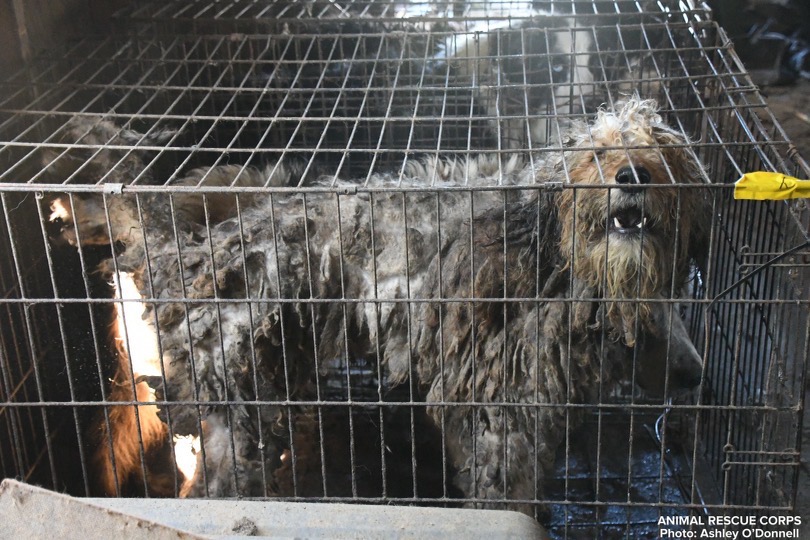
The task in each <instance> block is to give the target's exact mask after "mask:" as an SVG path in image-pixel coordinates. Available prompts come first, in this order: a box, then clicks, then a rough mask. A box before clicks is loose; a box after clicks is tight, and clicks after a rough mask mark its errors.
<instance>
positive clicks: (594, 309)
mask: <svg viewBox="0 0 810 540" xmlns="http://www.w3.org/2000/svg"><path fill="white" fill-rule="evenodd" d="M240 170H242V169H240V168H239V167H233V168H231V169H229V170H226V169H225V168H222V167H216V168H213V169H210V170H198V171H197V172H196V173H194V174H193V175H191V177H193V178H194V179H196V180H199V184H200V185H206V182H208V180H207V179H209V178H216V179H217V180H215V181H213V182H214V183H215V184H220V185H230V184H234V185H245V182H243V181H237V178H238V174H239V173H240ZM248 170H250V169H244V170H242V171H243V172H244V171H248ZM704 174H705V173H704V172H703V168H702V166H701V164H700V162H699V160H698V159H697V158H696V156H695V155H694V154H693V153H692V152H691V150H690V148H689V141H688V139H687V138H686V137H685V136H684V135H683V134H681V133H680V132H678V131H677V130H674V129H672V128H671V127H669V126H668V125H667V124H666V123H665V122H664V121H663V119H662V117H661V115H660V114H659V112H658V109H657V104H656V103H655V102H654V101H651V100H642V99H640V98H638V97H637V96H634V97H631V98H629V99H627V100H626V101H624V102H621V103H617V104H616V105H615V106H614V107H611V108H605V109H603V110H601V111H600V112H599V113H598V115H597V116H596V118H595V119H594V120H593V121H592V122H590V123H584V122H583V123H579V124H574V126H573V127H572V129H571V130H570V131H569V133H568V134H567V136H566V137H565V138H564V141H563V146H561V147H560V148H557V149H549V150H548V151H546V152H545V153H538V154H537V155H535V156H533V157H532V158H531V159H528V160H527V159H526V158H523V157H520V156H518V155H513V156H509V157H504V156H481V157H477V158H469V159H466V160H465V159H460V158H447V159H443V158H436V157H433V158H426V159H424V160H421V161H412V162H409V163H407V164H406V165H405V166H404V167H403V169H402V172H401V174H399V175H396V174H381V173H377V174H375V175H372V176H371V177H370V179H369V181H368V182H367V183H366V184H363V185H361V184H360V183H352V182H344V181H341V180H337V179H335V178H322V179H320V180H318V181H315V182H313V183H312V184H310V187H312V186H314V187H316V188H319V189H316V190H314V191H310V192H307V191H306V190H303V191H302V192H301V193H295V194H290V193H270V194H263V195H251V197H250V198H247V197H245V198H244V199H240V200H239V204H238V205H237V204H234V203H235V202H236V199H235V196H234V195H232V194H228V193H227V192H225V193H221V194H217V195H216V197H215V198H211V199H210V200H206V201H205V203H204V204H201V203H202V201H203V199H202V195H194V194H187V193H182V194H178V195H176V198H175V199H174V200H173V201H172V202H171V204H170V202H169V200H168V197H165V196H164V197H161V196H160V194H153V195H148V196H141V197H140V201H138V202H139V204H136V197H135V196H134V195H126V194H124V195H120V196H118V197H120V198H119V199H118V202H116V204H114V205H113V204H109V205H107V210H106V211H104V208H105V206H104V205H97V204H96V205H90V204H84V203H80V204H77V201H76V200H74V201H72V202H71V201H68V200H67V198H62V199H59V200H57V201H55V202H54V208H56V209H57V210H58V212H57V213H56V214H54V215H55V217H59V218H60V219H61V220H62V223H63V227H64V228H65V234H66V235H67V236H68V237H69V238H70V239H71V240H72V241H73V242H74V243H76V238H77V237H78V238H79V239H81V238H83V237H86V236H88V235H91V234H94V232H98V231H99V230H102V231H104V232H105V235H104V236H105V238H106V241H107V242H109V243H110V244H117V245H118V246H122V247H123V248H124V249H123V250H121V249H119V251H120V253H118V254H117V255H116V256H115V259H114V261H113V262H114V264H106V265H104V270H105V271H106V272H108V273H109V274H114V273H118V274H119V275H124V276H128V277H129V278H131V279H132V282H133V283H134V284H135V285H136V287H137V290H138V294H139V296H140V299H141V301H142V303H140V304H139V305H140V306H141V309H142V311H143V313H142V322H143V323H145V324H146V325H147V326H148V327H150V328H151V329H152V332H153V337H152V338H151V339H152V340H153V345H154V347H153V348H154V350H159V351H160V358H154V359H153V360H154V361H155V362H156V364H157V367H158V370H157V374H154V373H152V374H145V373H141V375H145V376H142V377H140V378H139V379H138V381H139V383H140V384H148V385H149V386H150V387H151V390H152V391H153V392H154V393H155V395H156V397H157V398H158V401H160V402H163V401H164V400H165V403H161V404H160V409H161V411H160V418H161V419H162V420H163V421H165V422H167V426H168V431H169V432H171V433H173V434H174V435H175V436H194V437H200V438H201V440H200V442H201V451H200V452H199V453H198V454H197V466H196V469H194V470H193V471H192V472H189V473H188V478H187V479H186V482H185V485H184V486H183V490H182V493H183V494H185V495H189V496H201V495H209V496H236V495H239V496H267V495H287V496H292V495H295V496H312V495H325V494H326V493H325V491H326V490H327V481H326V479H325V478H324V475H326V474H328V471H327V466H326V464H325V461H324V460H325V459H326V458H325V456H324V447H326V450H327V451H328V444H326V445H325V444H324V441H323V440H321V439H320V437H321V436H322V434H323V433H324V430H323V426H322V425H319V421H320V420H319V419H320V418H321V417H320V416H319V414H318V411H319V410H320V411H323V410H324V409H329V408H330V406H331V405H330V402H329V401H328V400H326V399H325V398H324V395H323V387H324V376H325V369H326V368H325V366H326V365H327V364H328V363H330V362H334V361H336V359H337V360H338V361H340V362H342V363H345V364H347V365H351V364H352V362H354V361H355V360H357V359H361V358H363V359H367V358H376V360H377V362H378V365H379V367H380V372H381V373H382V375H383V378H384V383H385V384H386V385H388V386H395V385H398V384H402V383H405V382H406V381H411V383H412V384H413V387H414V388H415V391H416V392H417V393H418V394H419V398H420V399H422V400H423V401H424V402H425V403H426V406H427V410H428V414H429V416H430V417H431V418H432V419H433V421H434V422H435V424H436V425H437V426H438V427H439V428H440V429H441V431H442V437H441V440H442V441H443V442H444V445H445V447H446V452H447V456H448V458H449V464H450V466H451V468H452V474H453V482H454V484H455V485H456V486H457V487H458V488H459V489H460V490H461V493H462V496H463V499H462V500H463V502H464V503H466V504H468V505H470V506H478V507H492V508H500V507H508V508H512V509H517V510H521V511H524V512H526V513H529V514H535V511H536V510H537V509H538V507H539V505H540V503H541V502H542V500H543V496H542V488H543V483H544V479H545V478H547V475H548V473H549V470H550V468H551V466H552V465H553V462H554V457H555V454H556V452H557V449H558V447H559V445H560V442H561V441H562V440H564V437H565V433H566V429H569V428H570V427H571V426H573V425H576V423H577V420H578V418H579V417H580V416H581V414H582V413H581V407H569V406H570V405H572V404H598V403H602V400H603V399H605V396H607V395H608V394H609V393H610V392H611V390H612V389H613V387H614V386H615V385H616V384H617V383H618V382H620V381H624V380H629V379H632V380H634V381H636V382H638V383H639V384H640V385H641V386H642V387H644V388H646V389H648V390H650V391H652V392H658V393H661V392H670V393H672V392H674V391H676V390H679V389H688V388H692V387H694V386H695V385H696V384H697V383H698V382H699V381H700V378H701V371H702V361H701V357H700V355H699V354H698V353H697V351H696V350H695V347H694V345H693V344H692V343H691V341H690V339H689V337H688V335H687V332H686V328H685V325H684V323H683V322H682V321H681V319H680V317H679V314H678V311H677V306H676V305H675V304H674V302H675V300H674V299H673V298H674V297H677V296H678V295H679V294H680V291H681V290H682V288H683V287H684V285H685V284H686V282H687V280H688V278H689V276H690V271H691V269H692V267H693V266H694V265H697V266H698V267H699V266H700V265H701V263H702V261H703V259H704V257H705V254H706V250H707V236H708V231H709V223H708V220H709V216H710V214H709V213H708V212H707V211H706V207H705V200H704V194H703V193H702V192H701V190H699V189H694V188H695V187H696V186H699V185H700V184H701V183H702V178H703V175H704ZM291 175H292V173H290V171H289V169H288V168H287V167H286V166H285V165H284V164H281V163H280V164H276V165H271V166H270V167H269V168H268V169H267V170H266V171H265V172H264V173H260V172H259V171H256V170H250V173H249V174H248V176H247V177H245V178H246V179H247V180H246V181H247V183H250V182H254V183H255V184H256V185H271V184H274V185H277V184H279V183H280V184H284V183H290V178H289V177H290V176H291ZM187 183H193V182H192V181H188V180H187ZM209 185H210V184H209ZM492 186H505V188H503V189H479V188H482V187H488V188H491V187H492ZM328 188H337V189H333V190H331V191H330V189H328ZM366 188H369V189H366ZM447 188H452V189H447ZM74 199H78V197H74ZM220 199H221V201H220ZM224 201H227V205H226V206H227V211H221V210H222V208H220V205H221V204H222V205H225V204H226V203H225V202H224ZM223 207H224V206H223ZM80 212H84V215H79V213H80ZM184 212H185V213H184ZM107 215H109V223H110V226H111V227H110V228H108V227H107ZM99 227H100V228H99ZM130 345H131V344H130ZM131 354H132V353H130V356H131ZM132 371H136V370H134V369H133V370H132ZM137 374H138V373H137V372H136V373H135V375H137ZM391 405H392V406H394V405H395V404H394V403H392V404H391ZM134 425H135V424H134V423H130V424H127V425H126V426H123V425H122V426H116V425H112V426H111V429H112V430H113V431H115V430H121V429H132V426H134ZM352 436H354V434H352ZM414 436H415V437H417V438H418V437H419V434H415V435H414ZM114 438H115V440H116V441H123V444H129V445H130V448H128V449H127V451H133V450H134V451H136V452H137V449H138V445H139V444H140V443H139V437H138V435H137V434H136V433H129V434H125V435H122V436H118V435H116V436H115V437H114ZM126 441H129V442H128V443H127V442H126ZM115 450H116V451H118V450H117V449H115ZM110 457H114V456H110ZM132 466H134V467H137V466H138V465H137V464H133V465H132ZM129 472H130V473H131V472H132V471H129ZM353 472H354V471H352V473H353ZM110 474H111V473H110ZM118 475H119V477H121V472H120V471H119V472H118Z"/></svg>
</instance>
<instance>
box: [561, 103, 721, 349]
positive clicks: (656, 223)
mask: <svg viewBox="0 0 810 540" xmlns="http://www.w3.org/2000/svg"><path fill="white" fill-rule="evenodd" d="M576 133H577V135H576V136H575V137H574V138H572V139H571V140H570V141H569V144H570V150H569V149H566V152H565V153H566V156H565V158H564V159H565V162H564V164H562V165H564V167H565V172H567V174H568V177H569V178H570V180H571V182H572V183H573V184H575V185H578V186H583V188H584V189H566V190H564V191H563V193H562V194H561V195H560V204H559V207H560V221H561V225H562V227H561V239H560V244H561V245H560V248H561V254H562V256H563V257H564V258H565V259H566V260H567V261H568V264H569V267H570V268H571V271H572V272H573V273H574V275H575V276H576V277H577V279H580V280H583V281H584V282H586V283H588V284H589V285H590V286H591V287H592V288H593V289H595V290H596V291H598V294H599V296H600V297H601V298H604V299H605V305H606V309H607V315H608V320H609V323H610V326H611V331H612V332H613V333H614V334H615V336H616V337H621V338H623V339H624V341H625V343H626V344H627V345H629V346H633V345H634V344H635V341H636V337H637V335H636V334H637V333H638V332H644V331H652V330H653V328H652V327H653V326H654V323H653V321H652V319H653V317H652V315H651V313H650V309H651V307H650V303H647V302H645V299H651V298H657V297H664V298H666V297H669V296H670V295H671V294H672V291H673V288H674V290H676V291H677V290H679V289H680V287H681V285H682V284H683V283H684V282H685V281H686V279H687V277H688V275H689V270H690V254H691V253H692V251H693V250H692V248H691V247H690V244H691V243H693V242H694V237H695V233H696V230H697V229H696V227H698V225H697V224H698V223H699V222H700V221H702V220H705V219H706V216H705V215H701V210H700V209H701V208H702V203H701V198H700V197H701V196H700V195H699V194H698V193H697V191H696V190H694V189H684V188H682V187H678V186H677V185H676V184H695V183H699V182H700V181H701V177H700V173H699V171H700V167H699V164H698V162H697V160H696V159H695V158H694V157H693V156H692V155H691V154H690V153H689V151H688V147H687V140H686V138H685V137H683V136H682V135H681V134H680V133H678V132H676V131H674V130H672V129H671V128H669V127H668V126H667V125H665V124H664V123H663V122H662V120H661V117H660V116H659V115H658V114H657V112H656V110H655V104H654V102H651V101H640V100H638V99H631V100H629V101H628V102H627V103H625V104H624V105H622V106H620V107H618V108H617V109H616V111H615V112H613V111H611V112H606V111H602V112H600V113H599V115H598V116H597V119H596V121H595V122H594V123H593V124H591V125H589V126H587V127H584V126H580V128H579V129H578V130H577V131H576ZM636 304H639V305H636ZM638 317H640V321H637V320H636V319H637V318H638ZM638 322H640V323H641V324H640V325H639V324H637V323H638Z"/></svg>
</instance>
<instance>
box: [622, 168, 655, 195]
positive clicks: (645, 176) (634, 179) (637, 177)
mask: <svg viewBox="0 0 810 540" xmlns="http://www.w3.org/2000/svg"><path fill="white" fill-rule="evenodd" d="M634 171H635V172H634ZM651 179H652V178H651V176H650V171H648V170H647V169H645V168H644V167H622V168H621V169H619V171H618V172H617V173H616V183H617V184H622V185H625V186H631V185H634V184H649V183H650V180H651ZM621 189H622V191H626V192H628V193H636V192H638V190H637V189H635V188H631V187H623V188H621Z"/></svg>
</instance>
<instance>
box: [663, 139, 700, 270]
mask: <svg viewBox="0 0 810 540" xmlns="http://www.w3.org/2000/svg"><path fill="white" fill-rule="evenodd" d="M653 133H654V135H655V139H656V141H657V142H658V144H659V146H660V147H661V152H662V153H663V155H664V160H665V162H666V165H667V167H668V168H669V172H670V174H671V176H672V178H671V179H672V181H673V182H674V183H675V184H676V185H686V186H687V187H682V188H678V192H679V205H680V213H679V216H678V217H677V219H678V226H679V227H680V229H681V235H680V241H681V259H682V261H683V263H688V261H689V260H691V261H693V262H694V264H695V265H696V266H697V268H698V270H700V271H701V272H703V271H705V269H706V264H707V260H708V252H709V236H710V234H711V219H706V218H705V217H706V216H710V215H711V211H712V210H711V201H710V199H709V194H708V190H704V189H696V188H695V187H693V186H695V185H701V184H705V183H706V177H707V173H706V168H705V166H704V165H703V164H702V163H701V161H700V159H699V158H698V156H697V155H696V154H695V151H694V149H693V147H692V145H691V142H690V140H689V138H688V137H686V136H685V135H683V134H682V133H680V132H679V131H676V130H674V129H672V128H670V127H669V126H667V125H666V124H660V125H656V126H654V127H653ZM683 277H684V279H686V275H684V276H683Z"/></svg>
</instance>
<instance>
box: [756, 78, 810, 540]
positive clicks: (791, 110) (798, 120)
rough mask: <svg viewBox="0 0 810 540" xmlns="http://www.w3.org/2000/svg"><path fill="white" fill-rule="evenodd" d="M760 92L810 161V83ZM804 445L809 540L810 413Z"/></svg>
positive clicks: (799, 507) (802, 505)
mask: <svg viewBox="0 0 810 540" xmlns="http://www.w3.org/2000/svg"><path fill="white" fill-rule="evenodd" d="M760 91H761V92H762V94H763V96H764V97H765V100H766V101H767V102H768V106H769V108H770V110H771V112H772V113H773V115H774V117H776V120H777V121H778V122H779V123H780V124H781V125H782V127H783V128H784V130H785V132H786V133H787V135H788V137H789V138H790V140H791V141H793V144H794V145H796V148H797V149H798V150H799V153H800V154H801V155H802V156H803V157H804V158H805V159H810V81H807V80H802V79H799V80H798V81H797V82H795V83H793V84H790V85H786V86H763V87H761V88H760ZM763 122H766V123H767V124H769V123H770V119H769V118H763ZM807 403H810V387H808V388H807V389H806V390H805V404H807ZM805 406H806V405H805ZM802 441H803V445H802V458H801V465H800V466H801V469H800V472H799V486H798V494H797V497H796V512H797V514H798V515H800V516H802V518H803V519H802V527H801V538H810V415H808V414H807V413H805V415H804V426H803V428H802Z"/></svg>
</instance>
